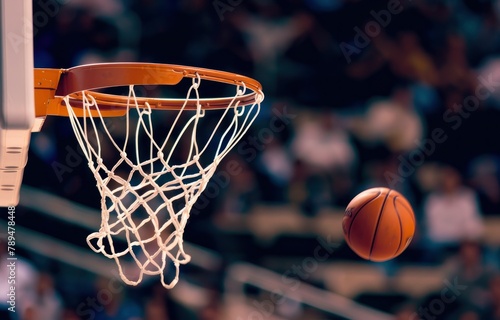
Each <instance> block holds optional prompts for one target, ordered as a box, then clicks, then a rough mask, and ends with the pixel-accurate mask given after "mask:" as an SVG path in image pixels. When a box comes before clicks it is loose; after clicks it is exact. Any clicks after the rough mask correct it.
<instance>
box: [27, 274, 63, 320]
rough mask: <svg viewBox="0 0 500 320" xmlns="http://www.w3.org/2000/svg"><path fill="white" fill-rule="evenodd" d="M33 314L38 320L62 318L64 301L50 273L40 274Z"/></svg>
mask: <svg viewBox="0 0 500 320" xmlns="http://www.w3.org/2000/svg"><path fill="white" fill-rule="evenodd" d="M30 309H31V312H32V313H33V315H34V319H36V320H58V319H61V316H62V300H61V297H60V296H59V293H58V292H57V291H56V289H55V287H54V281H53V279H52V276H51V275H50V274H49V273H45V272H44V273H40V275H39V276H38V281H37V282H36V292H35V297H34V299H33V303H32V304H31V306H30Z"/></svg>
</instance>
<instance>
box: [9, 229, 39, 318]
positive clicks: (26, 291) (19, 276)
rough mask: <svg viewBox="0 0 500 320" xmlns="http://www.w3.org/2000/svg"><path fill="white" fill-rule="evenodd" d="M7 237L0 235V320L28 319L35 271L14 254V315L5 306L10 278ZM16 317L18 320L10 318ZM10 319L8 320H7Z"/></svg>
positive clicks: (25, 261) (33, 293)
mask: <svg viewBox="0 0 500 320" xmlns="http://www.w3.org/2000/svg"><path fill="white" fill-rule="evenodd" d="M7 244H8V237H7V234H5V233H2V234H0V258H1V259H2V261H3V262H2V263H1V264H0V279H2V281H0V295H1V297H2V299H1V300H0V316H1V319H2V320H3V319H6V320H9V319H12V320H14V319H15V320H18V319H23V318H25V317H29V316H30V314H31V313H32V312H30V310H29V306H30V305H31V304H32V302H33V300H34V297H35V284H36V277H37V271H36V269H35V268H34V267H33V266H32V265H31V263H29V262H28V261H27V260H25V259H24V258H22V257H20V256H19V255H17V253H16V258H17V260H16V261H15V273H16V274H15V281H16V282H15V287H16V292H15V303H16V304H15V311H16V312H15V313H12V312H11V311H8V308H9V307H11V305H10V304H7V301H8V300H9V296H8V294H9V291H10V286H11V284H9V282H8V280H9V277H10V272H11V269H10V267H9V260H7V258H8V257H9V255H8V254H9V252H8V251H7V248H8V247H7ZM13 315H16V316H17V317H18V318H12V316H13ZM9 317H10V318H9Z"/></svg>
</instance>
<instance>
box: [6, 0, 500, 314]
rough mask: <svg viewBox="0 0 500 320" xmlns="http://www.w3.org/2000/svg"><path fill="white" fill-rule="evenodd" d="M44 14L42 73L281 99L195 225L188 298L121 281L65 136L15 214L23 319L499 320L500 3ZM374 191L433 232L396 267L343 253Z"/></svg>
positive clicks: (47, 130)
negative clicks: (154, 72)
mask: <svg viewBox="0 0 500 320" xmlns="http://www.w3.org/2000/svg"><path fill="white" fill-rule="evenodd" d="M33 5H34V8H33V13H34V16H33V17H34V29H33V33H34V43H35V66H36V67H38V68H41V67H44V68H69V67H72V66H76V65H80V64H85V63H94V62H115V61H143V62H158V63H170V64H182V65H191V66H198V67H205V68H212V69H220V70H225V71H231V72H236V73H240V74H243V75H247V76H250V77H253V78H255V79H257V80H258V81H260V82H261V83H262V85H263V87H264V93H265V95H266V99H265V101H264V102H263V104H262V111H261V113H260V115H259V117H258V118H257V120H256V123H255V124H254V125H253V127H252V129H251V130H250V131H249V132H248V133H247V136H246V137H244V138H243V139H242V141H241V142H240V144H239V145H238V146H237V147H235V148H234V150H233V151H232V152H231V153H230V154H229V155H228V156H227V158H226V160H225V161H224V162H223V163H221V164H220V166H219V170H220V172H226V171H225V170H227V168H226V165H227V163H228V161H236V162H237V163H238V164H239V167H240V169H241V170H240V171H239V173H238V174H236V175H232V176H231V177H230V179H227V180H223V179H218V180H214V181H212V182H210V184H209V187H210V188H212V190H216V192H212V193H211V195H206V194H205V195H202V196H201V197H200V199H199V201H198V202H199V203H197V205H195V207H194V209H195V212H193V213H192V215H191V217H190V220H189V223H188V225H187V227H186V230H185V235H184V237H185V240H186V241H187V242H188V243H187V244H186V251H187V252H188V253H189V254H191V255H192V256H193V262H192V263H190V264H188V265H186V266H181V281H180V282H179V284H178V285H177V286H176V288H174V289H173V290H165V289H163V288H162V287H161V285H160V284H159V283H158V281H157V280H158V279H157V278H151V279H148V280H147V281H145V282H144V283H143V284H142V285H140V286H137V287H129V286H126V285H124V284H123V283H122V282H121V281H120V280H119V278H118V277H116V275H115V277H109V276H107V275H106V274H108V273H109V270H111V269H112V268H114V264H112V263H111V262H112V261H107V260H106V259H104V260H105V261H103V259H102V258H101V257H100V255H98V254H95V253H93V252H91V251H90V249H89V248H88V247H87V244H86V242H85V238H86V236H87V235H88V234H89V233H91V232H93V231H95V230H96V229H97V228H98V227H99V212H98V208H99V204H100V196H99V194H98V191H97V188H95V180H94V178H93V176H92V175H91V172H90V171H89V170H88V166H87V164H86V162H85V159H84V158H83V157H82V156H81V153H79V146H78V145H77V142H76V140H75V138H74V136H73V133H72V132H71V127H70V124H69V122H68V121H67V120H66V119H58V118H49V119H47V121H46V123H45V125H44V128H43V130H42V131H41V132H40V133H36V134H33V136H32V143H31V147H30V155H29V161H28V165H27V167H26V170H25V176H24V188H23V190H22V193H21V199H22V200H21V204H20V205H19V206H18V207H17V208H16V223H17V224H18V226H19V228H18V229H17V239H18V244H17V245H18V247H19V248H18V254H19V255H20V256H23V257H24V260H23V261H22V262H20V265H21V267H18V279H19V283H20V285H19V286H20V288H21V287H22V291H18V295H19V298H18V303H19V304H18V307H19V308H20V312H19V313H18V314H17V315H18V316H19V318H16V319H23V320H28V319H30V320H31V319H36V320H45V319H47V320H48V319H51V320H57V319H65V320H66V319H68V320H69V319H71V320H77V319H116V320H118V319H119V320H132V319H134V320H136V319H144V320H160V319H161V320H167V319H168V320H171V319H183V320H184V319H186V320H187V319H203V320H209V319H235V320H236V319H238V320H239V319H245V320H246V319H252V320H257V319H308V320H315V319H362V320H370V319H374V320H376V319H459V320H464V319H479V320H494V319H500V275H499V273H498V272H499V267H500V250H499V248H500V144H498V142H497V139H498V136H499V134H500V130H499V127H498V126H499V123H500V1H497V0H439V1H430V0H389V1H385V0H384V1H378V0H376V1H374V0H370V1H368V0H288V1H287V0H273V1H271V0H210V1H208V0H182V1H181V0H179V1H174V0H168V1H161V0H142V1H138V0H99V1H97V0H92V1H89V0H64V1H63V0H41V1H34V2H33ZM118 125H119V123H118ZM207 134H209V133H207ZM216 176H217V174H216ZM373 186H386V187H390V188H393V189H396V190H398V191H400V192H401V193H402V194H404V195H405V196H406V197H407V198H408V200H409V201H410V203H411V204H412V205H413V208H414V210H415V214H416V218H417V224H418V226H417V233H416V236H415V238H414V239H413V241H412V243H411V245H410V247H409V248H408V249H407V250H406V251H405V252H404V253H403V254H402V255H401V256H400V257H398V258H396V259H394V260H392V261H389V262H386V263H372V262H367V261H363V260H361V259H359V258H357V257H356V255H355V254H354V253H353V252H352V251H351V250H350V249H349V248H348V247H347V246H346V244H345V242H344V241H343V235H342V229H341V220H342V215H343V210H344V208H345V206H346V205H347V204H348V202H349V201H350V199H352V197H353V196H355V195H356V194H357V193H359V192H360V191H363V190H364V189H366V188H369V187H373ZM5 225H6V224H5ZM110 263H111V264H110ZM0 271H1V272H5V274H6V273H7V271H6V270H5V269H4V270H2V269H0ZM2 319H3V318H2Z"/></svg>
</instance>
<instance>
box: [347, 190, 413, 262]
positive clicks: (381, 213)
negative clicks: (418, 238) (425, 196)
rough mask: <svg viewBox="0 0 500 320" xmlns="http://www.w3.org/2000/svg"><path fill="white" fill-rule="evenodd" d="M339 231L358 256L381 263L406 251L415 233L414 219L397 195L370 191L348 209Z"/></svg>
mask: <svg viewBox="0 0 500 320" xmlns="http://www.w3.org/2000/svg"><path fill="white" fill-rule="evenodd" d="M342 229H343V231H344V237H345V240H346V242H347V244H348V246H349V247H350V248H351V249H352V250H353V251H354V252H355V253H356V254H357V255H359V256H360V257H361V258H363V259H366V260H371V261H377V262H382V261H387V260H390V259H393V258H395V257H397V256H399V255H400V254H401V253H402V252H403V251H404V250H405V249H406V248H407V247H408V245H409V244H410V242H411V240H412V238H413V234H414V233H415V216H414V213H413V209H412V207H411V205H410V203H409V202H408V200H406V198H405V197H404V196H403V195H401V194H400V193H399V192H397V191H395V190H391V189H388V188H372V189H368V190H365V191H363V192H361V193H359V194H358V195H357V196H356V197H354V198H353V199H352V200H351V202H350V203H349V204H348V205H347V208H346V210H345V214H344V217H343V219H342Z"/></svg>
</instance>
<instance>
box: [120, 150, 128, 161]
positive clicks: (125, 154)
mask: <svg viewBox="0 0 500 320" xmlns="http://www.w3.org/2000/svg"><path fill="white" fill-rule="evenodd" d="M120 158H122V159H127V153H126V152H125V151H122V152H120Z"/></svg>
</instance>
